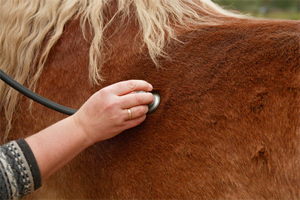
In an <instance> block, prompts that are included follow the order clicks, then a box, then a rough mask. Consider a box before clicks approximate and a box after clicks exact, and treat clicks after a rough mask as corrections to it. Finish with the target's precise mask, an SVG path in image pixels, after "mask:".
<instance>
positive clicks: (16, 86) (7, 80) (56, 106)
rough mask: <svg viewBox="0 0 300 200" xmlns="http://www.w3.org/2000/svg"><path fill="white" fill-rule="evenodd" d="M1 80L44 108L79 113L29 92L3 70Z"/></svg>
mask: <svg viewBox="0 0 300 200" xmlns="http://www.w3.org/2000/svg"><path fill="white" fill-rule="evenodd" d="M0 79H1V80H3V81H4V82H5V83H7V84H8V85H10V86H11V87H12V88H14V89H15V90H17V91H18V92H20V93H22V94H23V95H25V96H26V97H28V98H30V99H32V100H34V101H36V102H38V103H40V104H42V105H43V106H46V107H48V108H51V109H53V110H56V111H58V112H61V113H63V114H66V115H73V114H74V113H75V112H76V111H77V110H75V109H72V108H68V107H65V106H62V105H60V104H57V103H55V102H53V101H50V100H49V99H46V98H44V97H42V96H40V95H38V94H36V93H34V92H33V91H31V90H29V89H28V88H26V87H24V86H23V85H21V84H20V83H18V82H17V81H15V80H14V79H13V78H11V77H10V76H8V75H7V74H6V73H5V72H4V71H2V70H1V69H0Z"/></svg>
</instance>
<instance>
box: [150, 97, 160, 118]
mask: <svg viewBox="0 0 300 200" xmlns="http://www.w3.org/2000/svg"><path fill="white" fill-rule="evenodd" d="M152 94H153V96H154V100H153V102H152V103H150V104H148V109H149V110H148V112H147V114H151V113H153V112H154V111H155V110H156V109H157V108H158V106H159V104H160V95H159V94H157V93H152Z"/></svg>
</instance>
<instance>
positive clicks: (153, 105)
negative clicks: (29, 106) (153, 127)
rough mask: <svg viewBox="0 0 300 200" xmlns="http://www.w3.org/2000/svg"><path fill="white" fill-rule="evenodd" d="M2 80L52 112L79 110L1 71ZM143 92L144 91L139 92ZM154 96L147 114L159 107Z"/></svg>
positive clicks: (158, 98) (64, 112)
mask: <svg viewBox="0 0 300 200" xmlns="http://www.w3.org/2000/svg"><path fill="white" fill-rule="evenodd" d="M0 79H1V80H3V81H4V82H5V83H6V84H8V85H9V86H11V87H12V88H14V89H15V90H17V91H18V92H20V93H22V94H23V95H25V96H26V97H28V98H30V99H32V100H34V101H36V102H38V103H40V104H42V105H44V106H46V107H48V108H51V109H52V110H55V111H58V112H61V113H63V114H66V115H73V114H74V113H75V112H76V111H77V110H75V109H73V108H68V107H66V106H62V105H60V104H57V103H55V102H53V101H50V100H49V99H46V98H44V97H42V96H40V95H38V94H36V93H34V92H33V91H31V90H29V89H28V88H26V87H24V86H23V85H21V84H20V83H18V82H17V81H15V80H14V79H13V78H12V77H10V76H8V75H7V74H6V73H5V72H4V71H2V70H1V69H0ZM139 92H143V91H139ZM152 94H153V96H154V101H153V102H152V103H150V104H149V105H148V108H149V109H148V112H147V114H151V113H153V112H154V111H155V110H156V109H157V108H158V106H159V104H160V95H159V94H157V93H152Z"/></svg>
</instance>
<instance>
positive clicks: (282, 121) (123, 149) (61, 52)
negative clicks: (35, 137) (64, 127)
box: [0, 0, 300, 199]
mask: <svg viewBox="0 0 300 200" xmlns="http://www.w3.org/2000/svg"><path fill="white" fill-rule="evenodd" d="M299 37H300V23H299V21H271V20H257V19H252V18H250V17H246V16H242V15H238V14H234V13H231V12H228V11H225V10H223V9H221V8H220V7H218V6H217V5H215V4H214V3H212V2H211V1H210V0H186V1H179V0H174V1H162V0H149V1H148V0H140V1H139V0H136V1H134V0H131V1H129V0H119V1H118V2H117V1H112V0H111V1H104V0H103V1H96V0H95V1H92V0H91V1H83V0H82V1H79V0H78V1H76V0H70V1H68V0H65V1H58V0H57V1H54V0H53V1H52V0H41V1H13V0H12V1H1V5H0V52H1V55H0V66H1V69H2V70H3V71H5V72H6V73H8V74H9V75H10V76H12V77H14V78H15V79H16V80H18V81H19V82H20V83H22V84H24V85H26V86H28V87H31V88H33V89H35V91H36V92H37V93H38V94H40V95H42V96H44V97H46V98H48V99H51V100H52V101H55V102H57V103H60V104H63V105H65V106H68V107H72V108H75V109H78V108H79V107H80V106H81V105H82V104H83V103H84V102H85V100H87V99H88V98H89V96H90V95H92V94H93V93H94V92H95V91H97V90H99V89H100V88H102V87H105V86H107V85H110V84H112V83H115V82H118V81H122V80H127V79H144V80H146V81H149V82H150V83H151V84H152V85H153V86H154V89H155V90H156V91H157V92H158V93H159V94H160V96H161V100H162V101H161V105H160V107H159V108H158V110H157V111H155V112H154V113H153V114H151V115H149V116H148V117H147V119H146V121H145V122H144V123H143V124H142V125H140V126H138V127H136V128H133V129H131V130H128V131H125V132H124V133H122V134H120V135H119V136H117V137H115V138H113V139H110V140H107V141H104V142H100V143H97V144H95V145H93V146H91V147H90V148H89V149H87V150H85V151H84V152H83V153H82V154H80V155H79V156H78V157H77V158H76V159H74V160H73V161H72V162H71V163H69V164H68V165H67V166H66V167H64V168H63V169H61V170H60V171H59V172H57V173H56V174H55V175H53V176H52V177H50V178H49V179H47V180H45V181H44V183H43V187H42V188H40V189H39V190H37V191H36V192H35V193H33V194H32V195H31V196H29V198H48V199H56V198H70V199H74V198H78V199H79V198H94V199H99V198H107V199H108V198H109V199H112V198H114V199H117V198H118V199H120V198H122V199H127V198H131V199H133V198H139V199H146V198H147V199H148V198H151V199H152V198H164V199H165V198H177V199H190V198H197V199H207V198H208V199H252V198H253V199H263V198H264V199H265V198H267V199H299V198H300V148H299V146H300V132H299V131H300V130H299V128H300V124H299V114H300V104H299V99H300V78H299V77H300V76H299V75H300V74H299V67H300V61H299V58H300V49H299V46H300V39H299ZM100 69H101V71H100ZM100 74H101V76H100ZM89 80H90V81H89ZM99 80H102V81H99ZM96 81H99V82H100V84H91V82H93V83H97V82H96ZM0 94H1V96H0V100H1V115H0V117H1V132H0V133H1V139H2V142H6V141H9V140H13V139H18V138H20V137H26V136H28V135H31V134H34V133H36V132H38V131H39V130H41V129H43V128H45V127H47V126H49V125H50V124H53V123H54V122H56V121H58V120H60V119H62V118H64V117H65V116H64V115H63V114H60V113H57V112H55V111H52V110H50V109H48V108H45V107H43V106H41V105H39V104H36V103H33V104H31V107H30V109H28V106H29V105H30V102H29V100H28V99H26V98H25V97H22V96H20V95H17V93H16V92H14V91H13V90H12V89H10V88H9V87H7V86H6V85H5V84H3V83H1V86H0Z"/></svg>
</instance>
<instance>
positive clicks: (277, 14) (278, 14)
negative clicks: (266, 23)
mask: <svg viewBox="0 0 300 200" xmlns="http://www.w3.org/2000/svg"><path fill="white" fill-rule="evenodd" d="M252 15H253V16H254V17H261V18H267V19H289V20H300V13H299V12H296V11H289V12H282V11H274V12H269V13H266V14H261V13H253V14H252Z"/></svg>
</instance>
